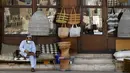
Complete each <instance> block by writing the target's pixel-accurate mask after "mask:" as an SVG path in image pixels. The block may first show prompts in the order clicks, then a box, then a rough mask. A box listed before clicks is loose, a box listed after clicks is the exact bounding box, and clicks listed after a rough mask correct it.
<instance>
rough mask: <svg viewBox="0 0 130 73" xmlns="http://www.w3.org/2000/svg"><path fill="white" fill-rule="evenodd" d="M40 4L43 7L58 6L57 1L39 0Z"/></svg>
mask: <svg viewBox="0 0 130 73" xmlns="http://www.w3.org/2000/svg"><path fill="white" fill-rule="evenodd" d="M37 1H38V4H40V5H42V6H49V5H51V6H55V5H56V1H57V0H37Z"/></svg>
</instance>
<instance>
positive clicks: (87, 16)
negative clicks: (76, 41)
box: [83, 8, 102, 35]
mask: <svg viewBox="0 0 130 73" xmlns="http://www.w3.org/2000/svg"><path fill="white" fill-rule="evenodd" d="M83 23H84V31H83V33H84V34H98V35H101V34H102V11H101V9H100V8H88V9H84V10H83Z"/></svg>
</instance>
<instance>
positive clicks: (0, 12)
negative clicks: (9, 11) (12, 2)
mask: <svg viewBox="0 0 130 73" xmlns="http://www.w3.org/2000/svg"><path fill="white" fill-rule="evenodd" d="M3 12H4V8H3V7H2V1H0V54H1V49H2V37H3V28H2V27H3V21H4V20H3V17H4V16H3Z"/></svg>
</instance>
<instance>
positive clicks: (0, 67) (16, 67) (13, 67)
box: [0, 63, 60, 70]
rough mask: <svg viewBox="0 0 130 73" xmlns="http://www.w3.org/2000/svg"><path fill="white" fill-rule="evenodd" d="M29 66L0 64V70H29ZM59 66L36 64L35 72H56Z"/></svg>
mask: <svg viewBox="0 0 130 73" xmlns="http://www.w3.org/2000/svg"><path fill="white" fill-rule="evenodd" d="M30 68H31V66H30V65H29V64H14V63H8V64H0V70H30ZM59 68H60V66H59V65H58V64H57V65H54V64H47V65H44V64H37V66H36V69H37V70H57V69H59Z"/></svg>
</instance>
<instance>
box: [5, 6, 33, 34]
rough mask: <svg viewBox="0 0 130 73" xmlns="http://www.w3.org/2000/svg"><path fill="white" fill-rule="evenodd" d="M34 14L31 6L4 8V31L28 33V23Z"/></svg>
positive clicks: (6, 32) (7, 32)
mask: <svg viewBox="0 0 130 73" xmlns="http://www.w3.org/2000/svg"><path fill="white" fill-rule="evenodd" d="M31 15H32V9H31V8H5V10H4V33H5V34H26V33H28V23H29V20H30V17H31Z"/></svg>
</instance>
